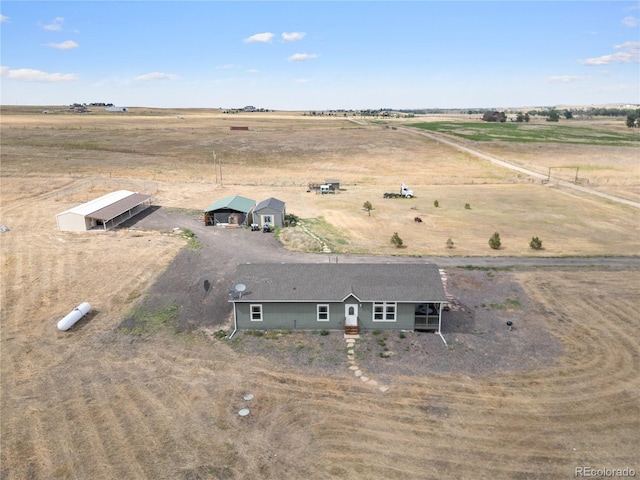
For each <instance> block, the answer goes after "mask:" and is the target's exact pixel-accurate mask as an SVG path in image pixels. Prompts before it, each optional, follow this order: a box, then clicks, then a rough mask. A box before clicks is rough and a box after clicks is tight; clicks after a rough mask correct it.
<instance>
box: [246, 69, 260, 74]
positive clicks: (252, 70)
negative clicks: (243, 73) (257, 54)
mask: <svg viewBox="0 0 640 480" xmlns="http://www.w3.org/2000/svg"><path fill="white" fill-rule="evenodd" d="M258 71H259V70H256V69H255V68H250V69H248V70H247V73H258Z"/></svg>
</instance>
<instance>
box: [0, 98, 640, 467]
mask: <svg viewBox="0 0 640 480" xmlns="http://www.w3.org/2000/svg"><path fill="white" fill-rule="evenodd" d="M45 108H46V107H42V108H32V109H24V108H23V109H20V108H4V107H3V109H2V116H1V117H0V127H1V133H2V135H1V148H2V150H1V154H2V158H1V162H2V163H1V172H0V173H1V176H0V181H1V184H0V187H1V189H0V206H1V209H0V224H2V225H6V226H8V227H9V229H10V230H9V231H8V232H3V233H0V245H1V251H0V254H1V257H0V261H1V262H2V263H1V265H2V273H1V277H0V279H1V282H2V284H1V290H0V295H1V296H0V301H1V310H0V315H1V316H0V328H1V332H0V334H1V338H0V355H1V358H0V360H1V362H0V374H1V391H0V394H1V404H0V407H1V417H0V434H1V437H0V447H1V452H0V455H1V456H0V461H1V463H0V478H2V479H3V480H4V479H53V478H55V479H58V478H60V479H62V478H70V479H86V478H96V479H112V478H113V479H115V478H135V479H137V478H139V479H149V478H154V479H177V478H182V479H189V480H191V479H210V478H211V479H232V478H233V479H255V478H265V479H289V478H290V479H325V478H340V479H377V478H380V479H382V478H385V479H393V478H398V479H400V478H403V479H406V478H416V479H418V478H419V479H428V478H433V479H440V478H464V479H476V478H495V479H519V478H521V479H531V478H541V479H558V478H574V477H575V475H574V474H575V468H576V467H581V466H584V467H593V468H624V467H630V468H633V469H635V471H636V472H640V464H639V463H638V455H637V452H638V446H639V445H640V433H639V432H640V402H639V396H640V374H639V372H640V357H639V350H640V349H639V343H640V342H639V335H638V331H639V330H640V315H639V314H638V298H640V285H639V282H638V269H637V267H634V266H630V267H629V268H628V269H620V268H616V269H613V268H606V267H595V266H592V267H589V266H588V264H589V260H588V257H589V256H637V255H638V254H640V249H639V248H638V241H637V239H638V233H639V227H640V221H639V220H640V216H639V209H636V208H634V207H630V206H625V205H620V204H616V203H615V202H611V201H607V200H604V199H601V198H598V197H593V196H590V195H588V194H585V193H576V192H574V191H571V190H570V189H566V188H562V187H559V186H557V185H554V184H553V182H552V183H551V184H546V185H543V184H541V183H540V182H539V181H533V180H531V179H530V178H528V177H526V176H525V175H523V174H519V173H516V172H514V171H512V170H508V169H505V168H501V167H498V166H495V165H493V164H491V163H489V162H486V161H483V160H479V159H478V158H476V157H474V156H473V155H471V154H468V153H462V152H460V151H457V150H455V149H453V148H450V147H448V146H446V145H444V144H441V143H438V142H435V141H433V140H430V139H428V138H426V137H424V136H421V135H417V134H412V133H407V132H405V131H401V130H399V129H392V128H385V125H384V124H375V123H370V122H366V121H365V120H364V119H360V118H343V117H310V116H305V115H303V114H301V113H300V114H296V113H268V114H265V113H260V114H258V113H256V114H234V115H223V114H221V113H219V112H217V111H214V110H211V111H208V110H202V111H199V110H184V111H179V110H175V111H163V110H152V109H132V112H131V113H130V114H124V115H122V114H107V113H106V112H99V111H97V110H96V112H94V113H91V114H87V115H72V114H68V113H66V112H64V113H62V112H60V113H55V112H56V109H55V108H54V107H49V110H51V111H52V112H54V113H52V114H48V115H43V114H41V113H40V112H41V111H42V110H44V109H45ZM58 110H59V109H58ZM178 117H183V118H178ZM412 120H413V121H415V119H412ZM428 120H431V119H430V118H427V117H425V118H421V119H420V121H428ZM451 120H452V121H459V122H460V123H464V122H465V121H469V119H464V118H452V119H451ZM389 122H390V123H389V125H406V124H407V123H410V121H409V120H404V119H392V120H390V121H389ZM610 122H611V120H606V121H602V122H600V123H598V121H596V120H593V121H589V122H588V125H587V124H586V123H585V128H589V129H596V130H598V129H601V130H602V131H603V132H606V131H615V130H616V129H617V130H619V131H620V132H625V131H626V128H625V127H624V124H623V122H621V125H620V126H617V125H612V124H611V123H610ZM230 126H248V127H249V131H231V130H230V129H229V127H230ZM598 131H599V130H598ZM465 145H467V146H468V145H470V142H468V141H466V142H465ZM473 146H474V148H477V149H478V150H479V151H482V152H485V153H490V154H492V155H496V156H498V157H500V158H502V159H505V160H508V161H511V162H513V163H515V164H518V165H522V166H526V167H527V168H530V169H534V170H536V171H539V172H542V173H545V172H546V170H547V169H548V167H549V166H552V164H553V165H560V164H561V165H574V166H575V165H579V166H580V170H581V171H582V172H584V176H585V177H589V179H590V182H589V186H591V187H593V188H597V189H599V190H601V191H605V192H607V193H611V194H613V195H617V196H619V197H623V198H626V199H629V200H633V201H638V199H639V198H640V195H639V181H638V180H639V178H640V166H639V164H638V160H637V157H638V156H637V153H638V149H637V147H635V146H593V145H585V146H580V147H576V146H575V145H563V144H555V143H554V144H544V143H540V144H534V145H531V144H527V145H522V144H518V143H507V142H497V143H495V142H473ZM214 151H215V155H216V157H217V159H218V160H219V161H220V164H221V171H220V166H218V168H217V169H216V168H215V167H214V164H213V152H214ZM533 152H536V153H533ZM220 173H222V179H221V178H220ZM325 178H338V179H340V181H341V183H342V187H343V190H341V191H340V192H339V193H337V194H335V195H315V194H314V193H308V192H307V191H306V185H307V183H308V182H310V181H318V180H320V181H321V180H324V179H325ZM401 182H405V183H407V184H408V185H409V187H410V188H412V189H413V190H414V191H415V192H416V198H414V199H383V198H382V195H383V193H384V192H388V191H396V190H398V189H399V185H400V183H401ZM115 188H131V189H137V190H140V191H148V192H150V193H153V194H154V198H155V203H156V204H158V205H161V206H163V207H166V208H175V209H185V210H188V211H196V212H197V211H201V210H202V209H203V208H205V207H206V206H208V205H209V204H211V203H212V202H213V201H215V200H216V199H218V198H222V197H225V196H229V195H233V194H239V195H245V196H248V197H250V198H254V199H256V200H258V201H259V200H261V199H264V198H266V197H268V196H275V197H277V198H280V199H281V200H284V201H286V203H287V210H288V211H289V212H290V213H293V214H295V215H297V216H299V217H300V218H302V219H303V221H304V223H305V225H306V226H307V227H308V228H309V229H310V230H312V231H313V232H314V233H315V234H316V235H317V236H318V237H319V238H321V239H322V240H323V241H324V242H325V243H326V244H327V245H329V247H330V248H331V249H332V251H333V252H335V253H340V254H349V253H370V254H375V255H403V256H409V257H411V256H415V257H418V256H440V255H443V256H444V255H447V256H451V255H454V256H460V257H465V258H466V257H469V258H468V263H469V264H473V257H477V256H492V257H500V258H506V257H513V256H548V257H553V256H584V257H585V265H586V266H585V267H581V268H543V269H527V268H522V269H516V270H513V271H511V270H507V271H502V270H496V271H495V272H491V273H492V275H497V276H500V278H504V279H505V281H507V280H508V281H509V282H512V283H513V284H515V285H517V286H518V288H520V289H521V290H522V291H523V292H524V293H523V295H526V297H527V302H526V304H527V305H529V306H530V308H529V309H528V310H527V311H526V312H523V313H522V317H523V318H526V319H527V322H529V323H527V326H526V328H525V327H523V328H522V329H521V330H519V331H516V332H514V333H517V334H518V335H521V336H520V337H518V338H519V341H520V342H522V345H523V346H526V344H527V336H530V337H529V338H533V336H535V335H536V332H537V331H543V332H544V334H545V335H550V336H551V337H553V338H554V339H555V340H556V341H557V342H558V343H559V345H560V347H561V348H560V352H559V353H558V354H557V355H556V356H554V358H549V359H544V360H545V361H544V362H542V363H544V365H545V366H544V367H529V368H526V369H524V370H523V369H521V368H517V367H516V366H514V369H513V371H505V370H504V369H502V370H500V371H498V370H496V371H492V369H491V368H490V367H491V360H487V363H488V365H489V366H488V367H487V368H486V369H484V373H481V374H479V373H470V372H471V370H470V369H466V368H464V362H465V356H464V349H462V348H458V347H457V344H455V343H453V344H452V345H450V348H447V347H445V346H444V345H443V344H441V343H440V345H439V347H441V355H443V356H444V355H451V356H452V358H455V361H456V362H459V363H460V365H462V367H461V368H460V370H459V371H456V372H451V371H434V372H433V374H430V375H409V374H406V375H397V376H395V377H394V378H393V379H392V380H391V381H390V382H388V384H389V390H387V391H386V392H384V393H382V392H381V391H379V390H376V389H372V388H371V387H370V386H368V385H365V384H364V383H363V382H360V381H358V380H357V379H356V378H354V376H353V374H352V373H351V372H350V371H349V370H348V364H347V361H346V356H345V361H344V365H343V366H341V367H340V368H336V370H335V372H332V373H329V374H327V373H326V372H322V373H318V374H314V373H313V370H312V369H310V368H304V369H303V368H296V366H295V365H291V364H288V363H282V362H279V361H278V357H277V355H259V356H251V355H248V354H246V353H242V351H241V350H239V349H237V348H234V347H233V345H232V344H230V343H229V342H228V341H227V340H218V339H215V338H213V337H212V336H211V335H209V334H208V333H206V332H203V331H200V332H193V333H190V334H174V333H171V331H170V330H168V329H162V330H161V331H160V332H159V333H155V334H148V335H143V336H136V335H131V334H127V333H125V332H123V331H122V330H120V329H119V328H118V326H119V325H120V324H121V322H122V321H123V319H124V318H125V316H126V315H127V313H128V312H129V311H131V309H132V308H134V307H135V306H136V305H138V304H139V302H140V300H141V299H142V298H144V296H145V292H147V291H148V290H149V289H150V288H151V287H152V285H153V282H154V280H155V279H157V278H158V277H159V275H160V274H161V273H162V272H163V271H164V270H165V269H166V268H167V267H168V266H169V265H170V264H171V261H172V259H173V258H174V256H175V255H176V253H177V252H178V251H179V250H180V249H181V248H183V247H184V245H185V242H184V240H183V239H181V238H179V237H176V236H173V235H171V234H168V233H161V232H152V231H141V230H125V229H120V230H115V231H111V232H107V233H90V234H74V233H65V232H59V231H57V230H56V224H55V219H54V215H55V214H56V213H59V212H61V211H63V210H65V209H67V208H70V207H72V206H74V205H77V204H78V203H80V202H83V201H86V200H89V199H91V198H94V197H95V196H98V195H100V194H102V193H105V192H107V191H110V190H112V189H115ZM435 200H437V201H438V203H439V207H438V208H436V207H434V201H435ZM365 201H370V202H371V203H372V204H373V207H374V209H373V211H372V212H371V216H368V215H367V213H366V212H365V211H364V210H363V209H362V204H363V203H364V202H365ZM467 203H468V204H469V205H470V208H469V209H467V208H465V204H467ZM415 216H420V217H421V218H422V219H423V222H422V223H415V222H414V221H413V218H414V217H415ZM495 231H497V232H499V233H500V236H501V239H502V244H503V248H501V249H500V250H491V249H490V248H489V246H488V243H487V242H488V238H489V237H490V236H491V234H492V233H493V232H495ZM393 232H398V233H399V235H400V236H401V238H402V239H403V240H404V242H405V244H406V248H402V249H396V248H395V247H393V246H392V245H391V244H390V242H389V238H390V236H391V234H392V233H393ZM532 236H538V237H539V238H540V239H541V240H542V241H543V246H544V250H542V251H537V252H536V251H533V250H531V249H530V248H529V240H530V239H531V237H532ZM280 238H281V239H282V241H283V242H284V243H285V245H286V246H287V247H288V248H290V249H294V250H295V249H303V248H304V249H311V250H314V249H317V248H318V245H317V242H316V241H315V240H311V239H310V237H309V236H308V235H307V234H305V233H304V232H303V231H302V229H300V228H295V229H285V230H283V231H282V232H280ZM448 238H451V239H452V240H453V241H454V243H455V248H454V249H447V248H446V247H445V244H446V241H447V239H448ZM231 248H233V246H230V249H231ZM452 276H453V277H454V278H455V272H454V273H453V274H452ZM459 278H464V276H463V275H460V276H459ZM465 289H466V290H465ZM471 289H473V285H472V284H466V285H464V288H462V286H461V288H460V290H459V291H461V292H464V291H469V290H471ZM85 300H87V301H90V303H91V304H92V307H93V308H92V311H91V312H90V314H89V315H88V317H89V318H88V319H87V321H83V322H81V323H80V324H79V325H78V326H77V328H74V329H73V331H71V332H59V331H58V330H57V329H56V323H57V321H58V320H59V319H60V318H61V317H62V316H64V315H65V314H66V313H67V312H68V311H69V310H71V309H72V308H73V307H74V306H76V305H77V304H78V303H79V302H81V301H85ZM459 300H460V302H461V303H463V304H464V303H467V302H469V300H468V299H465V298H460V299H459ZM473 307H474V306H473V305H469V308H473ZM477 308H480V307H479V306H478V307H477ZM468 335H469V339H473V335H474V334H473V333H470V334H468ZM460 338H464V336H463V335H460ZM283 341H284V340H283ZM523 348H524V347H523ZM434 352H435V353H434V354H436V355H437V354H440V350H435V351H434ZM518 352H525V350H515V353H513V352H511V353H510V355H514V357H513V358H514V360H515V361H516V362H517V358H518V357H517V355H518ZM343 353H344V352H338V354H343ZM500 354H501V352H495V355H500ZM521 354H522V355H525V354H526V355H529V356H536V355H538V353H536V352H535V351H532V350H530V349H528V350H526V353H521ZM416 361H420V360H419V359H416ZM542 363H540V364H542ZM533 364H537V362H533ZM363 368H365V369H366V364H365V365H363ZM248 392H251V393H253V394H254V395H255V399H254V400H252V401H251V403H250V405H249V406H250V407H251V414H250V416H248V417H246V418H241V417H239V416H238V415H237V411H238V410H239V409H240V408H243V407H245V406H247V402H245V401H244V400H243V395H244V394H246V393H248ZM636 474H640V473H636Z"/></svg>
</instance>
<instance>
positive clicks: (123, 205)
mask: <svg viewBox="0 0 640 480" xmlns="http://www.w3.org/2000/svg"><path fill="white" fill-rule="evenodd" d="M152 201H153V198H152V197H151V195H143V194H141V193H135V192H130V191H128V190H118V191H115V192H111V193H108V194H106V195H103V196H102V197H99V198H96V199H94V200H91V201H89V202H87V203H83V204H82V205H78V206H77V207H73V208H71V209H69V210H66V211H64V212H62V213H59V214H57V215H56V224H57V225H58V230H63V231H67V232H86V231H88V230H109V229H110V228H113V227H115V226H117V225H119V224H121V223H122V222H124V221H126V220H129V219H130V218H132V217H133V216H135V215H137V214H138V213H140V212H141V211H143V210H145V209H146V208H148V207H149V206H150V205H151V202H152Z"/></svg>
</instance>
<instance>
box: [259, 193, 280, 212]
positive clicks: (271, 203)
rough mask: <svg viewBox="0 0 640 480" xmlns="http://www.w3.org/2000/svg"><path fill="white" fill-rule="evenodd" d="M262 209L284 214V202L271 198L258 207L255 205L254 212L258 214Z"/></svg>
mask: <svg viewBox="0 0 640 480" xmlns="http://www.w3.org/2000/svg"><path fill="white" fill-rule="evenodd" d="M263 208H269V209H271V210H274V211H276V212H284V202H283V201H282V200H278V199H277V198H273V197H271V198H267V199H266V200H262V201H261V202H260V203H259V204H258V205H256V208H254V211H256V212H258V211H260V210H262V209H263Z"/></svg>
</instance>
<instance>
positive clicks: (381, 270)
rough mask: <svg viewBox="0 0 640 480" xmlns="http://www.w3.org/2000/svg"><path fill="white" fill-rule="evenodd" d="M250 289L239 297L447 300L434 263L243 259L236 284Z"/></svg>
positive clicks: (247, 299)
mask: <svg viewBox="0 0 640 480" xmlns="http://www.w3.org/2000/svg"><path fill="white" fill-rule="evenodd" d="M238 283H241V284H244V285H245V286H246V291H245V292H244V293H243V294H242V297H241V298H239V299H236V301H238V302H247V303H251V302H274V301H291V302H305V301H309V302H341V301H343V300H344V299H345V298H346V297H347V296H348V295H350V294H353V295H355V296H356V297H357V298H358V299H359V300H361V301H392V302H445V301H446V296H445V293H444V287H443V286H442V280H441V278H440V271H439V269H438V266H437V265H435V264H362V263H340V264H335V263H311V264H309V263H274V264H241V265H238V268H237V270H236V282H235V284H238Z"/></svg>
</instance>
